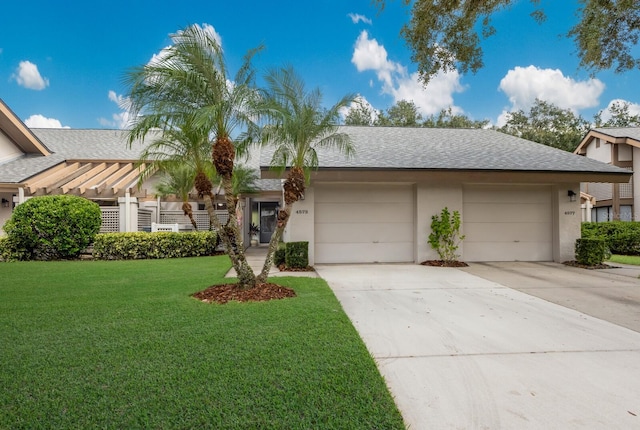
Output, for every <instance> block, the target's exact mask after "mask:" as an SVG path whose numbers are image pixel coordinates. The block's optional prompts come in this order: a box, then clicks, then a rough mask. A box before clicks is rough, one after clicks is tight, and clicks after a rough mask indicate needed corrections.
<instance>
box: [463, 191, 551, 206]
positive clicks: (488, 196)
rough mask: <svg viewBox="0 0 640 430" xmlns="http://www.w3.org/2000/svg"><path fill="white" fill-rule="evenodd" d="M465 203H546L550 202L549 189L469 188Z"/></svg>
mask: <svg viewBox="0 0 640 430" xmlns="http://www.w3.org/2000/svg"><path fill="white" fill-rule="evenodd" d="M465 191H467V192H466V193H465V203H507V204H512V203H523V204H529V203H546V202H548V201H549V191H548V190H547V189H541V188H533V187H514V189H512V190H505V189H504V187H486V188H473V187H471V188H469V187H468V188H467V189H466V190H465Z"/></svg>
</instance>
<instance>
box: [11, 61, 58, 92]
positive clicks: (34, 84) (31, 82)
mask: <svg viewBox="0 0 640 430" xmlns="http://www.w3.org/2000/svg"><path fill="white" fill-rule="evenodd" d="M13 78H15V80H16V82H18V85H20V86H21V87H25V88H28V89H30V90H43V89H45V88H46V87H48V86H49V79H47V78H43V77H42V76H40V72H39V71H38V66H36V65H35V64H33V63H32V62H30V61H21V62H20V64H19V65H18V68H17V69H16V73H15V74H14V75H13Z"/></svg>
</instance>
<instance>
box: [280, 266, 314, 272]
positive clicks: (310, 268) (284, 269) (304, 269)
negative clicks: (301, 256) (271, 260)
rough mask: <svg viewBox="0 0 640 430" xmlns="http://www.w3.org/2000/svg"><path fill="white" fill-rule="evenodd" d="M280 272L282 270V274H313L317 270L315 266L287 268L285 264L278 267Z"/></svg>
mask: <svg viewBox="0 0 640 430" xmlns="http://www.w3.org/2000/svg"><path fill="white" fill-rule="evenodd" d="M278 270H280V271H281V272H313V271H315V270H316V269H314V268H313V266H307V267H287V266H286V265H284V264H281V265H279V266H278Z"/></svg>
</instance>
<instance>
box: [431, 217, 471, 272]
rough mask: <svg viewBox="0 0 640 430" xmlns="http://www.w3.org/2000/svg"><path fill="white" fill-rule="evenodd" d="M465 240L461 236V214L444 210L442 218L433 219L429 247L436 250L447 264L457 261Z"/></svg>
mask: <svg viewBox="0 0 640 430" xmlns="http://www.w3.org/2000/svg"><path fill="white" fill-rule="evenodd" d="M462 240H464V236H460V212H458V211H453V214H452V213H450V212H449V209H448V208H446V207H445V208H444V209H442V212H441V213H440V216H438V215H433V216H432V217H431V234H429V245H431V248H433V249H435V250H436V251H437V252H438V255H439V256H440V259H441V260H443V261H446V262H452V261H456V260H457V259H458V258H459V256H458V254H457V253H456V252H457V251H458V245H459V243H460V241H462Z"/></svg>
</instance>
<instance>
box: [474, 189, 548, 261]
mask: <svg viewBox="0 0 640 430" xmlns="http://www.w3.org/2000/svg"><path fill="white" fill-rule="evenodd" d="M463 199H464V200H463V203H464V204H463V215H462V217H463V223H464V234H465V236H466V238H465V239H464V260H465V261H550V260H553V220H552V216H551V213H552V212H551V188H550V187H546V186H501V187H489V186H487V187H482V186H469V187H465V188H464V198H463Z"/></svg>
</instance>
